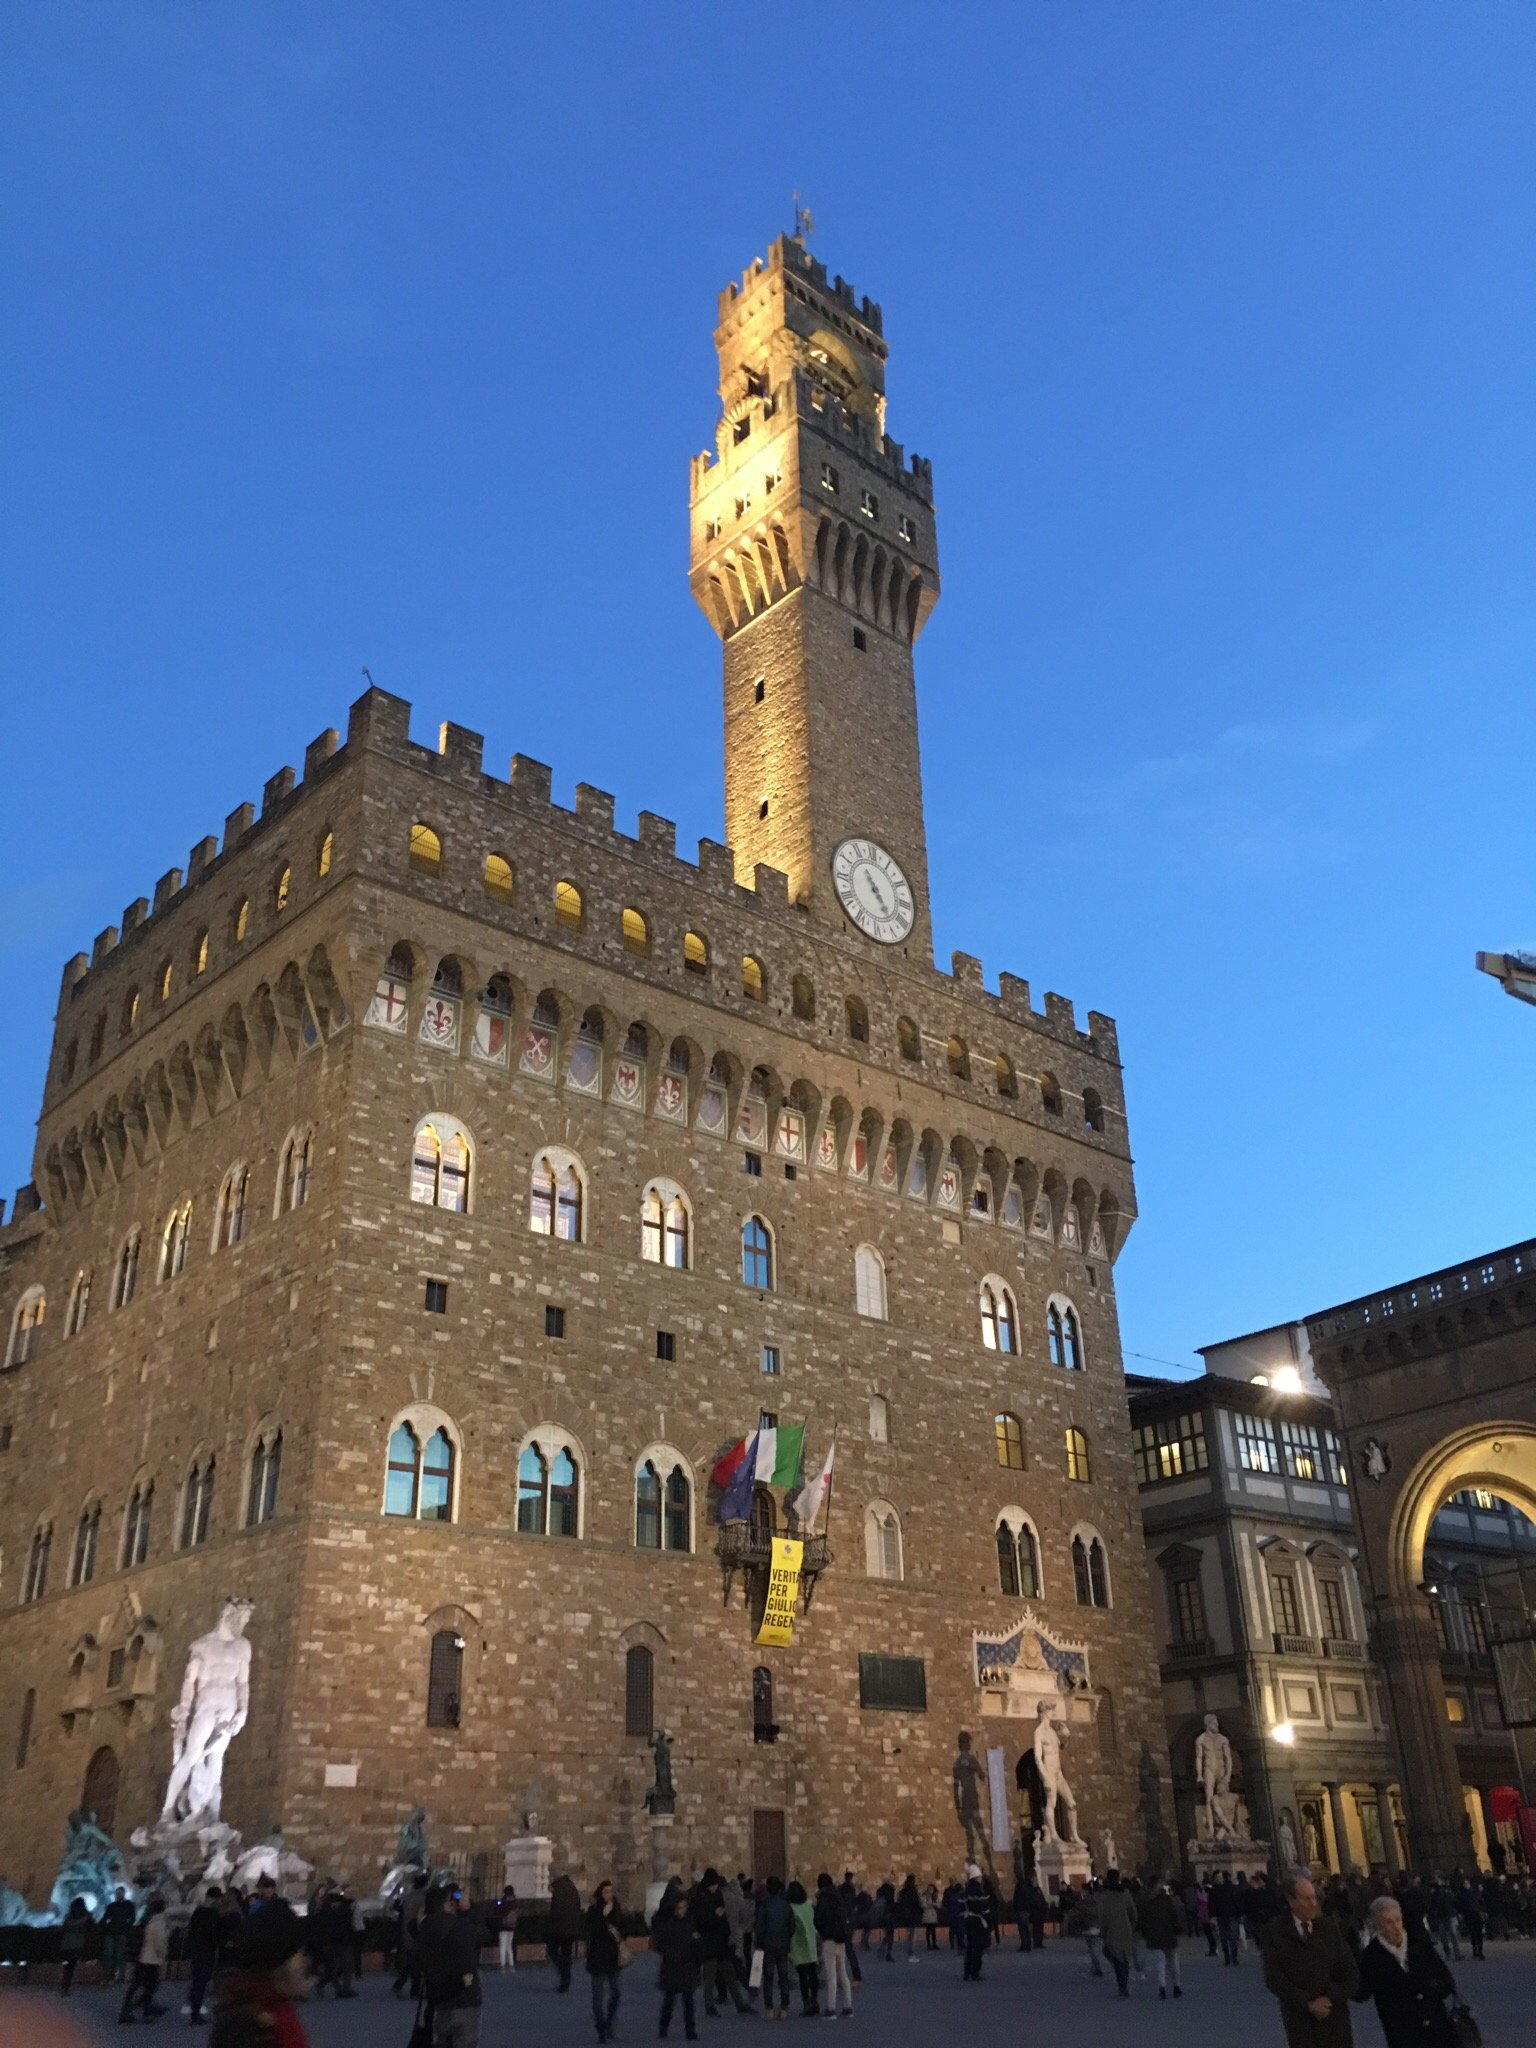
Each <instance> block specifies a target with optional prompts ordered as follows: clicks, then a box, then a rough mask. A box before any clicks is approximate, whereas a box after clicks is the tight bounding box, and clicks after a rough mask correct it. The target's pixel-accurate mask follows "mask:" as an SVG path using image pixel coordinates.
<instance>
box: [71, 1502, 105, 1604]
mask: <svg viewBox="0 0 1536 2048" xmlns="http://www.w3.org/2000/svg"><path fill="white" fill-rule="evenodd" d="M100 1544H101V1502H100V1501H99V1500H96V1501H92V1502H91V1503H90V1504H89V1505H88V1506H87V1507H83V1508H82V1509H81V1510H80V1519H79V1521H78V1522H76V1524H75V1548H74V1554H73V1556H72V1557H71V1558H70V1560H69V1583H70V1584H71V1585H72V1586H88V1585H89V1584H90V1583H91V1581H92V1579H94V1578H95V1576H96V1555H97V1551H98V1549H99V1548H100Z"/></svg>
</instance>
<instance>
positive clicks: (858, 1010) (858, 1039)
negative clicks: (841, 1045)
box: [843, 996, 869, 1045]
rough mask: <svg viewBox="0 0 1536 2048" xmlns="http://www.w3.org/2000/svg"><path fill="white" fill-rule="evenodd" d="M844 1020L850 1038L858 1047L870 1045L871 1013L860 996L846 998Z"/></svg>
mask: <svg viewBox="0 0 1536 2048" xmlns="http://www.w3.org/2000/svg"><path fill="white" fill-rule="evenodd" d="M843 1018H844V1021H845V1023H846V1025H847V1029H848V1036H849V1037H850V1038H851V1039H853V1040H854V1042H855V1043H856V1044H858V1045H868V1043H869V1011H868V1010H867V1009H866V1007H865V1005H864V1004H863V1002H862V1001H861V1000H860V998H859V997H858V996H845V997H844V999H843Z"/></svg>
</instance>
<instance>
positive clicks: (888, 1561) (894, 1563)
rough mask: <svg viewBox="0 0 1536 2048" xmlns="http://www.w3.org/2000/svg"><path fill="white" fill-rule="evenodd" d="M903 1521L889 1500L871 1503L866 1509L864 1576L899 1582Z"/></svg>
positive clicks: (900, 1575)
mask: <svg viewBox="0 0 1536 2048" xmlns="http://www.w3.org/2000/svg"><path fill="white" fill-rule="evenodd" d="M902 1575H903V1574H902V1569H901V1518H900V1516H899V1515H898V1514H897V1513H896V1510H895V1509H894V1508H893V1507H892V1506H891V1504H890V1502H889V1501H888V1500H877V1501H872V1502H871V1503H870V1505H869V1506H868V1507H867V1508H866V1509H865V1510H864V1576H865V1577H866V1578H869V1579H899V1578H901V1577H902Z"/></svg>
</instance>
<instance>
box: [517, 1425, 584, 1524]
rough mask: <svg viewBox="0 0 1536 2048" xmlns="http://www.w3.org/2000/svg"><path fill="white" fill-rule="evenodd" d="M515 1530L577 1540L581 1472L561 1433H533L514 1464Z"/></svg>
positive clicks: (555, 1431) (579, 1516)
mask: <svg viewBox="0 0 1536 2048" xmlns="http://www.w3.org/2000/svg"><path fill="white" fill-rule="evenodd" d="M517 1526H518V1528H519V1529H520V1530H521V1531H522V1532H523V1534H524V1535H525V1536H579V1535H580V1533H581V1468H580V1466H579V1465H578V1464H577V1462H576V1456H575V1451H574V1448H573V1447H572V1445H571V1444H570V1443H569V1442H568V1441H567V1440H566V1439H565V1437H564V1435H563V1433H562V1432H561V1431H559V1430H555V1429H539V1430H537V1431H535V1433H534V1435H533V1436H532V1437H531V1438H530V1440H529V1441H528V1443H527V1444H525V1445H524V1447H523V1451H522V1455H521V1456H520V1457H519V1459H518V1461H517Z"/></svg>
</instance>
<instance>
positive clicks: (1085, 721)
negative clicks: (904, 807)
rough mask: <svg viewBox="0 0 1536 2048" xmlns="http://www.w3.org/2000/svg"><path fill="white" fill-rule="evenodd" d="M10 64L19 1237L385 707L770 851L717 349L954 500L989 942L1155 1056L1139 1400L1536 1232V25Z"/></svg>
mask: <svg viewBox="0 0 1536 2048" xmlns="http://www.w3.org/2000/svg"><path fill="white" fill-rule="evenodd" d="M0 36H3V44H4V47H3V52H0V58H3V61H0V73H3V84H0V176H3V177H4V181H5V187H6V190H7V192H8V195H9V202H8V206H7V208H6V212H5V218H4V223H3V228H0V262H3V269H4V275H5V279H6V287H5V292H4V294H3V310H0V323H3V324H0V345H3V348H4V354H5V362H6V372H5V390H6V394H7V396H6V408H7V416H6V418H5V421H4V433H3V454H0V461H3V464H4V483H5V489H4V493H3V519H4V535H3V564H4V566H3V575H4V586H3V589H0V616H3V626H0V636H3V637H0V658H3V674H0V688H3V691H4V712H3V733H4V740H5V756H6V759H7V762H8V767H9V772H8V775H7V778H6V784H7V791H8V799H9V818H8V824H9V830H8V831H7V834H6V840H7V846H8V858H7V862H6V869H5V875H4V879H3V883H0V919H3V923H0V944H3V964H4V974H5V985H6V989H7V996H8V1000H7V1002H6V1004H5V1006H4V1009H3V1012H0V1184H3V1185H6V1186H11V1185H15V1184H16V1183H18V1182H20V1181H21V1180H23V1179H25V1178H26V1176H27V1173H28V1171H29V1159H30V1148H31V1142H32V1122H33V1118H34V1116H35V1112H36V1104H37V1096H38V1091H39V1085H40V1079H41V1074H42V1069H43V1064H44V1060H45V1056H46V1050H47V1044H48V1027H49V1018H50V1016H51V1013H52V1009H53V1003H54V998H55V995H56V993H57V986H58V976H59V971H60V968H61V966H62V964H63V962H64V960H65V959H66V958H67V957H68V956H69V955H70V954H71V953H73V952H75V951H76V950H77V949H78V948H81V947H85V946H88V945H89V943H90V940H91V937H92V935H93V934H94V933H95V932H96V931H97V930H99V929H100V927H101V926H103V925H105V924H108V923H111V922H115V921H116V920H117V918H118V916H119V914H120V911H121V908H122V906H123V905H124V904H125V903H126V902H128V901H130V900H131V899H132V898H133V897H135V896H137V895H139V894H140V893H148V892H149V891H150V890H151V889H152V886H153V883H154V880H155V878H156V876H158V875H159V874H160V873H162V872H163V871H164V870H165V869H166V868H168V867H171V866H173V865H180V864H182V863H183V862H184V861H185V857H186V853H187V850H188V848H189V847H190V846H191V845H192V844H193V843H194V842H195V841H196V840H198V839H200V838H201V837H202V836H203V834H204V833H206V832H210V831H215V832H216V831H218V830H219V829H220V827H221V824H222V821H223V818H224V815H225V813H226V812H227V811H229V810H231V809H233V807H234V806H235V805H236V804H237V803H238V802H240V801H241V800H242V799H243V798H246V797H255V798H259V795H260V787H261V784H262V782H263V781H264V780H265V778H266V777H267V776H268V775H270V774H271V773H272V772H273V771H274V770H275V769H276V768H277V767H278V766H279V765H280V764H282V763H283V762H285V761H297V760H298V759H299V758H300V757H301V754H302V749H303V746H304V743H305V742H306V741H307V740H309V739H310V738H312V737H313V735H314V734H315V733H317V732H318V731H320V730H321V729H322V728H323V727H324V726H326V725H331V724H341V723H344V714H345V708H346V705H347V703H348V702H349V700H350V699H351V698H352V697H353V696H354V695H355V694H356V693H357V691H358V689H359V688H360V687H361V685H360V681H359V673H358V672H359V669H360V667H361V666H362V664H364V663H367V664H368V666H369V667H370V668H371V669H372V671H373V674H374V676H375V678H376V679H377V680H378V681H379V682H380V683H381V684H382V685H384V686H385V687H387V688H389V689H391V690H394V691H398V692H399V693H400V694H402V695H404V696H407V697H409V698H411V699H412V700H413V702H414V704H415V707H416V713H415V716H416V721H417V730H418V732H419V733H420V734H421V735H423V736H427V735H430V734H432V733H434V732H435V730H436V727H437V725H438V723H439V722H440V721H441V720H442V719H443V718H446V717H451V718H454V719H456V720H457V721H459V722H460V723H461V724H464V725H469V726H473V727H475V728H477V729H478V730H480V731H482V732H484V734H485V735H486V738H487V742H488V746H487V754H488V760H489V761H491V762H499V763H504V762H505V760H506V758H507V756H508V755H510V754H511V752H512V751H513V750H514V749H520V750H522V751H524V752H527V753H531V754H534V755H537V756H539V757H541V758H542V759H544V760H547V761H549V762H551V763H552V764H553V766H554V770H555V787H556V792H557V794H561V793H563V794H564V796H565V799H566V800H567V801H568V800H569V793H570V790H571V786H572V785H573V783H574V782H576V781H577V780H578V779H580V780H585V781H590V782H595V783H597V784H599V785H601V786H603V787H605V788H608V789H611V790H613V791H614V792H615V794H616V796H617V798H618V803H619V812H620V817H621V819H632V818H633V815H634V813H635V811H636V810H638V809H640V808H642V807H646V808H650V809H655V810H659V811H662V812H664V813H666V814H668V815H670V816H672V817H675V818H676V819H677V821H678V823H679V827H680V839H681V840H682V842H683V843H685V844H686V843H687V842H688V841H689V840H690V839H692V838H693V837H695V836H697V835H699V834H705V833H707V834H710V835H715V834H718V833H719V831H720V829H721V815H720V813H721V793H720V767H719V721H720V712H719V702H718V651H717V647H716V643H715V640H714V638H713V635H712V634H711V633H710V632H709V630H708V629H707V627H706V626H705V624H704V621H703V619H702V617H701V616H700V615H699V614H698V613H697V612H696V611H695V609H694V607H693V604H692V600H691V599H690V597H689V595H688V588H687V583H686V577H685V561H686V493H687V458H688V456H689V454H690V453H691V452H692V451H693V450H695V449H697V448H700V447H702V446H703V445H704V444H705V443H706V442H707V441H708V440H709V438H710V435H711V433H712V429H713V422H714V416H715V402H714V396H713V374H714V364H713V355H712V349H711V342H710V332H711V327H712V324H713V314H714V302H715V293H716V291H717V290H718V288H719V287H720V286H721V285H722V284H723V283H724V282H725V281H726V279H727V278H728V277H729V276H731V275H732V274H733V273H734V272H736V271H739V270H740V269H741V268H742V266H743V265H745V264H746V263H747V262H748V261H749V260H750V258H751V257H752V256H753V254H754V253H756V252H757V251H759V250H760V249H761V248H762V247H763V246H764V245H765V244H766V242H767V240H768V239H769V237H770V236H771V235H772V234H773V233H775V232H777V231H779V230H780V229H783V228H787V227H788V226H789V225H790V194H791V191H792V188H794V187H795V186H797V185H798V186H800V187H803V188H804V191H805V193H806V196H807V197H808V199H809V200H810V202H811V204H812V205H813V206H814V208H815V211H816V215H817V221H818V233H817V235H816V238H815V242H814V247H815V249H816V251H817V253H819V254H820V255H822V256H823V257H824V258H825V260H826V261H827V262H828V263H829V264H830V265H831V266H832V267H833V268H835V269H837V270H841V271H842V272H843V273H844V274H845V275H846V276H848V277H849V278H850V279H851V280H852V281H853V283H854V285H855V286H856V288H857V289H858V290H859V291H860V292H868V293H869V294H870V295H871V296H872V297H874V298H877V299H879V300H880V301H881V302H882V303H883V305H884V308H885V317H886V332H887V336H888V338H889V340H890V343H891V370H890V389H891V407H890V420H889V424H890V430H891V431H892V433H894V434H895V435H896V436H897V438H898V439H900V440H902V441H904V442H905V443H906V444H907V446H908V448H909V449H915V450H917V451H919V452H921V453H923V454H926V455H928V456H929V457H931V459H932V461H933V464H934V478H935V489H936V494H937V499H938V506H939V535H940V552H941V559H942V565H943V572H944V586H945V587H944V598H943V602H942V603H941V604H940V606H939V608H938V611H937V613H936V614H935V616H934V619H933V621H932V623H931V625H930V626H929V628H928V631H927V633H926V634H925V636H924V638H923V640H922V642H921V645H920V648H919V689H920V695H921V701H922V710H923V742H924V749H925V772H926V790H927V805H928V824H929V837H930V846H931V849H932V860H933V877H932V879H933V893H934V902H935V922H936V928H937V932H938V941H939V946H940V949H941V957H943V958H947V956H948V951H949V949H950V948H951V947H953V946H960V947H963V948H965V949H967V950H969V951H974V952H977V953H979V954H981V956H982V957H983V959H984V961H985V963H986V968H987V974H988V979H989V981H991V982H995V977H996V974H997V971H998V969H999V968H1002V967H1008V968H1011V969H1012V970H1013V971H1015V972H1017V973H1020V974H1023V975H1025V976H1027V977H1028V978H1029V979H1030V981H1031V982H1032V984H1033V985H1034V988H1035V990H1036V991H1037V995H1039V994H1043V993H1044V991H1045V990H1047V989H1054V990H1059V991H1060V992H1061V993H1062V994H1064V995H1068V996H1070V997H1072V998H1073V999H1074V1000H1075V1001H1076V1003H1077V1005H1078V1010H1079V1016H1080V1017H1081V1016H1083V1015H1084V1014H1085V1013H1086V1011H1087V1009H1088V1008H1089V1007H1090V1005H1091V1006H1093V1007H1095V1008H1099V1009H1103V1010H1107V1011H1108V1012H1110V1013H1111V1014H1112V1015H1114V1016H1115V1017H1117V1018H1118V1020H1119V1024H1120V1033H1121V1044H1122V1049H1123V1052H1124V1054H1125V1059H1126V1064H1127V1086H1128V1094H1129V1104H1130V1114H1131V1129H1132V1137H1133V1141H1134V1145H1135V1151H1136V1155H1137V1177H1138V1187H1139V1196H1140V1205H1141V1212H1142V1221H1141V1223H1140V1224H1139V1225H1138V1227H1137V1229H1136V1231H1135V1232H1134V1234H1133V1236H1132V1238H1131V1241H1130V1244H1129V1247H1128V1248H1127V1250H1126V1252H1125V1254H1124V1256H1123V1258H1122V1260H1121V1263H1120V1269H1119V1284H1120V1295H1121V1309H1122V1317H1123V1323H1124V1335H1125V1344H1126V1348H1127V1352H1128V1353H1130V1354H1133V1356H1131V1358H1130V1360H1129V1362H1130V1363H1131V1364H1132V1365H1137V1364H1139V1363H1141V1362H1142V1361H1143V1360H1144V1359H1145V1358H1148V1357H1150V1358H1156V1359H1167V1360H1173V1361H1186V1360H1188V1359H1189V1357H1190V1353H1191V1347H1192V1346H1194V1345H1195V1344H1198V1343H1204V1342H1209V1341H1211V1340H1213V1339H1216V1338H1220V1337H1223V1336H1227V1335H1232V1334H1235V1333H1237V1332H1239V1331H1241V1330H1246V1329H1249V1328H1252V1327H1254V1326H1256V1325H1259V1324H1262V1323H1265V1322H1268V1321H1273V1320H1277V1319H1280V1318H1282V1317H1286V1316H1291V1315H1295V1314H1298V1313H1303V1312H1306V1311H1308V1310H1310V1309H1316V1308H1318V1307H1321V1306H1325V1305H1327V1304H1328V1303H1329V1302H1331V1301H1333V1300H1335V1299H1338V1298H1342V1297H1345V1296H1348V1295H1351V1294H1353V1293H1356V1292H1358V1291H1361V1290H1363V1289H1366V1288H1369V1287H1371V1286H1373V1285H1375V1284H1377V1283H1383V1282H1387V1281H1390V1280H1392V1279H1395V1278H1399V1277H1406V1276H1408V1275H1410V1274H1412V1273H1416V1272H1419V1271H1423V1270H1425V1269H1428V1268H1431V1267H1433V1266H1436V1265H1438V1264H1443V1263H1446V1262H1449V1261H1451V1260H1454V1259H1457V1258H1460V1257H1462V1256H1465V1255H1468V1254H1470V1253H1473V1252H1475V1251H1478V1250H1481V1249H1485V1248H1488V1247H1492V1246H1496V1245H1500V1244H1503V1243H1506V1242H1508V1241H1510V1240H1511V1239H1514V1238H1517V1237H1520V1236H1522V1235H1524V1234H1525V1233H1527V1232H1528V1231H1529V1230H1530V1229H1531V1226H1532V1202H1531V1197H1532V1187H1533V1181H1532V1173H1531V1163H1530V1161H1531V1121H1532V1110H1533V1107H1536V1088H1533V1083H1532V1069H1533V1054H1536V1015H1533V1014H1532V1013H1531V1012H1530V1011H1529V1010H1526V1009H1521V1008H1520V1007H1519V1006H1517V1005H1515V1004H1513V1003H1511V1002H1509V1001H1508V1000H1506V999H1505V998H1504V997H1502V996H1501V995H1500V994H1499V992H1498V991H1497V990H1496V989H1495V987H1494V986H1493V984H1492V983H1491V982H1488V981H1487V980H1485V979H1484V978H1482V977H1480V976H1477V975H1476V974H1474V972H1473V969H1472V955H1473V952H1474V949H1475V948H1476V947H1478V946H1480V945H1483V946H1498V945H1503V944H1505V943H1514V942H1519V941H1520V939H1521V938H1522V937H1524V938H1525V939H1526V940H1531V939H1536V908H1533V904H1532V875H1531V853H1532V845H1531V814H1532V804H1531V761H1532V739H1533V734H1532V701H1533V699H1532V688H1531V671H1532V660H1533V655H1536V574H1533V564H1536V558H1533V540H1536V532H1533V519H1532V489H1531V484H1532V477H1533V474H1536V402H1533V401H1536V376H1533V369H1532V348H1531V337H1532V335H1533V333H1536V259H1533V250H1536V234H1533V229H1536V218H1533V216H1536V123H1533V121H1532V112H1531V110H1532V108H1533V106H1536V14H1533V13H1532V11H1531V10H1530V9H1529V8H1527V7H1524V6H1519V5H1513V4H1508V5H1502V4H1501V5H1476V4H1457V0H1435V4H1424V5H1407V4H1390V0H1387V4H1381V5H1366V4H1359V0H1357V4H1344V5H1340V4H1339V0H1327V4H1321V5H1315V6H1309V5H1304V4H1292V5H1287V6H1285V7H1283V8H1279V7H1255V6H1246V5H1241V4H1232V0H1226V4H1222V5H1209V6H1199V5H1192V4H1177V0H1159V4H1158V5H1157V6H1140V5H1134V4H1130V0H1126V4H1120V5H1094V4H1091V0H1065V4H1060V5H1043V4H1036V0H1016V4H1012V5H1006V6H1004V5H995V6H966V5H945V6H939V5H933V6H914V5H889V4H887V5H882V6H880V7H874V6H868V5H865V6H852V5H842V4H838V0H822V4H819V5H815V6H809V5H796V4H784V0H781V4H779V5H777V6H774V7H771V8H764V9H761V10H758V11H755V12H754V11H753V10H750V9H744V8H741V7H735V8H726V7H718V6H716V7H703V6H694V5H662V6H655V5H653V6H650V7H645V8H641V7H625V6H619V5H608V6H596V7H594V6H582V5H565V6H562V7H560V8H546V7H538V8H532V7H529V8H522V7H517V6H514V5H511V4H504V5H498V6H490V5H482V4H472V0H471V4H459V5H454V6H418V5H404V4H389V0H371V4H368V5H356V6H353V5H348V4H345V0H326V4H323V5H315V6H303V5H287V6H274V5H261V4H252V5H249V6H244V7H239V8H208V7H206V6H204V5H201V4H196V5H193V4H187V5H156V4H153V0H136V4H135V5H134V6H132V7H126V8H125V7H122V6H119V5H117V4H111V5H93V4H89V0H73V4H71V5H69V6H67V7H32V8H12V9H11V10H9V12H8V14H7V16H6V18H5V21H4V24H3V28H0Z"/></svg>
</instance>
